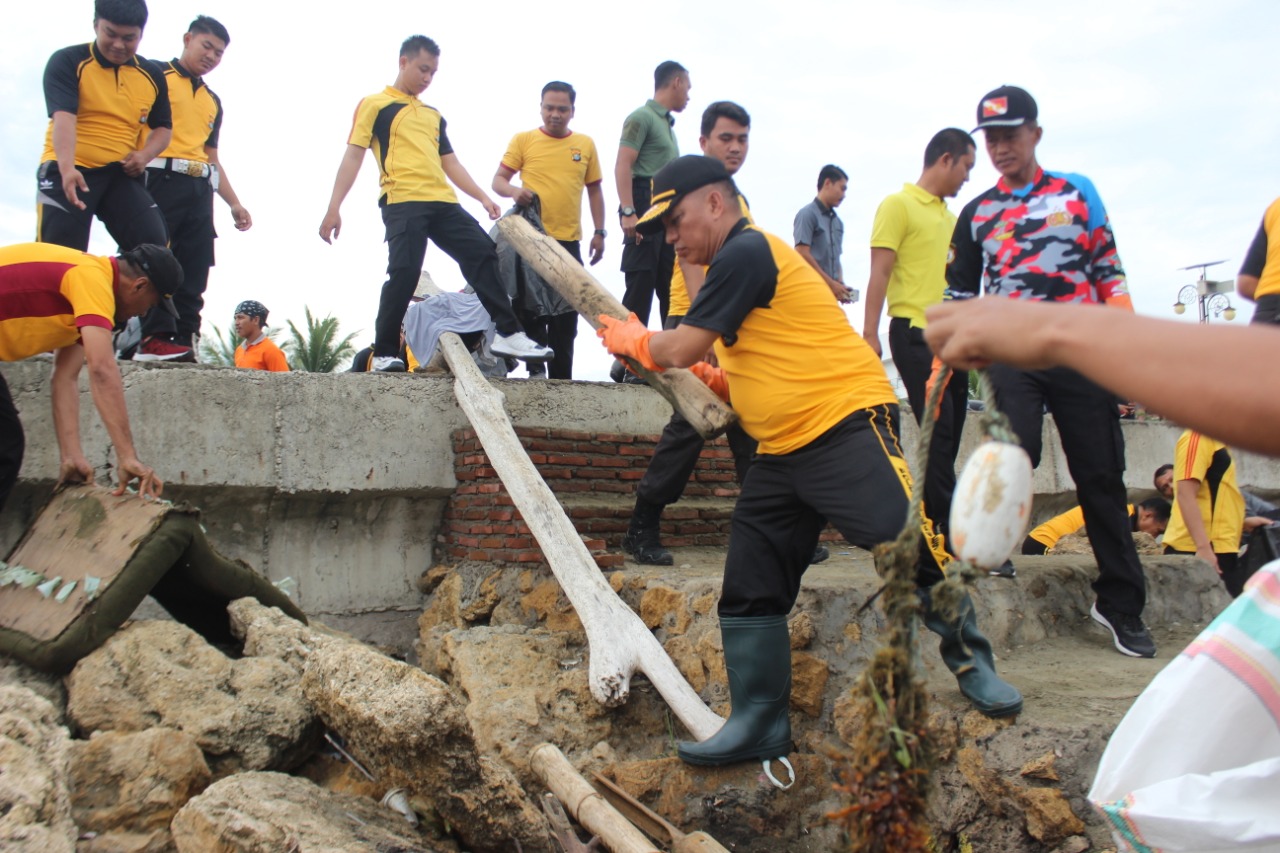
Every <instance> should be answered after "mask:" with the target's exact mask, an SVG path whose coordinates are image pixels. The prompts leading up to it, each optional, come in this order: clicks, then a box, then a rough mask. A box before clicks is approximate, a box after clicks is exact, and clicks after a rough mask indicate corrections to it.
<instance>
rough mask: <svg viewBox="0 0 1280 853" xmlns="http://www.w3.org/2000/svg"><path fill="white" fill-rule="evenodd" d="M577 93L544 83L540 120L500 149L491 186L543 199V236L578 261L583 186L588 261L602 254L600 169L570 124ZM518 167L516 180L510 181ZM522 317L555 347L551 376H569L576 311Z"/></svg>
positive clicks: (520, 199) (524, 201)
mask: <svg viewBox="0 0 1280 853" xmlns="http://www.w3.org/2000/svg"><path fill="white" fill-rule="evenodd" d="M577 100H578V93H577V92H575V91H574V88H573V87H572V86H570V85H569V84H568V83H564V82H561V81H559V80H553V81H552V82H550V83H548V84H547V85H545V86H543V87H542V104H541V110H542V126H541V127H537V128H534V129H533V130H527V131H525V132H524V133H517V134H516V135H515V136H513V137H512V138H511V144H510V145H508V146H507V153H506V154H503V155H502V162H501V163H500V164H499V166H498V171H497V173H496V174H494V176H493V191H494V192H496V193H497V194H498V195H500V196H503V197H504V198H509V199H512V200H513V201H514V202H515V203H516V204H518V205H521V206H528V205H530V204H532V203H533V198H534V195H535V194H536V195H537V197H538V200H539V201H540V202H541V205H542V207H541V211H542V226H543V228H544V229H545V230H546V232H547V236H549V237H551V238H552V239H554V240H555V241H556V242H558V243H559V244H560V245H561V246H563V247H564V249H565V251H567V252H568V253H569V254H571V255H573V257H574V258H575V259H576V260H577V261H578V263H582V247H581V245H580V241H581V240H582V191H583V189H586V191H587V201H588V203H589V204H590V207H591V221H592V222H593V223H594V224H595V233H594V234H592V236H591V263H592V265H595V264H597V263H599V262H600V258H602V257H603V256H604V238H605V237H606V236H607V235H606V234H605V230H604V190H603V189H602V187H601V181H602V180H603V174H602V171H601V169H600V158H599V156H598V155H597V154H596V144H595V142H593V141H592V139H591V137H590V136H584V135H582V134H581V133H574V132H573V131H572V130H570V129H569V122H570V120H571V119H572V118H573V115H574V109H575V106H576V104H577ZM517 173H519V175H520V186H516V185H515V184H513V183H511V179H512V178H514V177H515V176H516V174H517ZM535 322H536V323H537V326H540V328H538V327H537V326H535V325H533V324H532V323H530V321H529V319H528V318H526V319H525V323H524V325H525V329H526V331H527V333H528V334H529V336H530V337H531V338H533V339H534V340H535V341H537V342H538V343H541V344H545V345H547V346H550V347H551V349H553V350H555V353H556V355H555V358H553V359H552V360H551V363H550V364H549V365H548V375H549V376H550V377H551V378H552V379H572V378H573V340H574V338H575V337H577V335H578V312H576V311H570V312H568V313H565V314H560V315H556V316H553V317H545V318H536V319H535Z"/></svg>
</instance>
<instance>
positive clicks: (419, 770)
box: [302, 643, 550, 853]
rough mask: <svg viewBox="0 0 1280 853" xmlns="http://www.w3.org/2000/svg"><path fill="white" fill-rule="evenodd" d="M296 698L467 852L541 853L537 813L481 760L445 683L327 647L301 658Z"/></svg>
mask: <svg viewBox="0 0 1280 853" xmlns="http://www.w3.org/2000/svg"><path fill="white" fill-rule="evenodd" d="M302 688H303V691H304V692H305V694H306V697H307V699H308V701H310V702H311V704H312V705H313V706H314V707H315V708H316V711H317V712H318V713H319V715H320V717H321V719H323V721H324V723H325V725H326V726H328V727H329V728H330V729H332V730H333V731H335V732H337V733H338V734H340V735H341V736H342V737H343V739H344V740H345V741H346V743H347V748H348V749H349V750H350V751H351V752H352V753H353V754H354V755H355V756H356V757H357V758H358V759H359V760H360V761H361V762H362V763H363V764H364V765H365V766H366V767H367V768H368V769H369V770H370V772H372V773H373V774H374V776H375V777H376V778H377V779H378V780H379V782H382V783H384V784H386V785H387V786H388V787H393V786H394V787H404V788H407V789H409V791H410V792H411V794H413V795H416V796H419V797H421V798H423V799H425V800H427V801H430V802H431V803H433V804H434V806H435V808H436V810H437V811H438V812H439V814H440V816H441V817H442V818H444V819H445V820H446V821H447V822H448V823H449V825H450V826H452V827H453V828H454V830H455V831H456V832H457V834H458V836H459V837H460V838H461V839H462V840H463V841H464V842H465V843H466V844H467V845H468V847H469V849H471V850H474V851H495V853H496V851H509V850H512V849H515V848H516V844H517V843H519V844H520V845H521V846H522V847H523V849H524V850H526V851H536V850H539V851H540V850H549V849H550V847H549V845H550V839H549V837H548V835H547V832H546V824H545V821H544V819H543V817H542V815H541V813H540V812H539V811H538V810H537V809H536V808H535V806H534V804H533V802H532V801H531V799H530V798H529V797H528V796H527V795H526V793H525V791H524V790H523V789H522V788H521V787H520V785H519V783H518V782H517V781H516V778H515V776H514V775H513V774H512V773H511V771H510V770H508V769H507V768H506V767H505V766H503V765H502V764H500V763H499V762H498V761H496V760H495V759H493V758H492V757H490V756H488V755H485V754H482V752H481V750H480V749H479V748H478V746H477V744H476V739H475V736H474V735H473V733H472V730H471V726H470V724H469V723H468V721H467V717H466V714H465V712H464V710H463V706H462V703H461V702H459V701H458V699H457V697H456V696H455V695H454V694H453V693H452V691H450V689H449V687H448V686H447V685H445V684H444V682H442V681H440V680H439V679H437V678H435V677H433V676H431V675H428V674H427V673H425V672H423V671H422V670H420V669H417V668H415V667H412V666H409V665H408V664H405V663H401V662H399V661H395V660H392V659H390V658H388V657H385V656H384V655H381V654H378V653H377V652H374V651H372V650H370V649H366V648H362V647H360V646H356V645H352V644H346V643H333V644H329V645H326V646H323V647H321V648H317V649H314V650H313V651H312V652H311V653H310V654H309V655H308V657H307V665H306V669H305V671H304V673H303V677H302Z"/></svg>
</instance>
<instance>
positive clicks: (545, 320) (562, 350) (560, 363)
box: [515, 240, 582, 379]
mask: <svg viewBox="0 0 1280 853" xmlns="http://www.w3.org/2000/svg"><path fill="white" fill-rule="evenodd" d="M556 242H557V243H559V244H560V245H561V246H564V250H565V251H566V252H568V253H569V254H571V255H573V257H574V260H576V261H577V262H578V263H579V264H581V263H582V247H581V246H580V245H579V243H578V241H577V240H557V241H556ZM515 304H517V305H519V301H518V300H517V302H516V303H515ZM516 317H517V319H519V320H520V325H522V326H524V330H525V334H527V335H528V336H529V337H530V338H532V339H533V340H535V341H537V342H538V343H540V344H542V345H543V346H546V347H551V349H553V350H555V354H556V357H555V358H553V359H551V361H549V362H546V364H545V366H544V365H543V364H541V363H539V362H536V361H531V362H529V363H528V368H529V375H530V376H541V375H543V373H544V372H545V373H546V375H547V376H548V377H549V378H551V379H572V378H573V342H574V339H575V338H577V337H578V312H577V311H572V312H570V313H566V314H555V315H552V316H549V317H547V316H543V317H535V316H534V315H533V314H531V313H530V312H528V311H526V310H524V309H523V308H521V307H517V308H516Z"/></svg>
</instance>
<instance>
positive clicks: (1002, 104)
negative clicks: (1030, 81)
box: [973, 86, 1039, 133]
mask: <svg viewBox="0 0 1280 853" xmlns="http://www.w3.org/2000/svg"><path fill="white" fill-rule="evenodd" d="M1037 115H1039V110H1038V109H1037V108H1036V99H1035V98H1033V97H1031V93H1030V92H1028V91H1027V90H1026V89H1019V88H1018V87H1017V86H1001V87H1000V88H999V89H993V90H992V91H990V92H988V93H987V94H985V95H983V96H982V100H981V101H980V102H979V103H978V126H977V127H975V128H974V129H973V132H974V133H977V132H978V131H979V130H986V129H987V128H988V127H1017V126H1018V125H1020V124H1026V123H1027V122H1029V121H1035V119H1036V116H1037Z"/></svg>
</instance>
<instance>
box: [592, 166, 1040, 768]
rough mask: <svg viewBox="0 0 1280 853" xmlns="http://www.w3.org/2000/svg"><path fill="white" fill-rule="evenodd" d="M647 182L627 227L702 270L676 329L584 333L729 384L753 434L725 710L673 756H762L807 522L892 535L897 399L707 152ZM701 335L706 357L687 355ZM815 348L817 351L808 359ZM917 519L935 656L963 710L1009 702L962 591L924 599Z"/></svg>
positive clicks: (933, 573) (941, 556)
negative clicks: (951, 603) (633, 225)
mask: <svg viewBox="0 0 1280 853" xmlns="http://www.w3.org/2000/svg"><path fill="white" fill-rule="evenodd" d="M653 190H654V192H653V206H652V207H651V208H650V209H649V210H648V212H646V213H645V215H644V216H643V217H642V218H641V220H640V223H639V225H638V226H637V227H639V228H640V229H642V231H643V232H647V233H649V234H657V233H660V232H662V231H664V230H665V234H666V240H667V242H668V243H671V244H673V245H674V247H675V251H676V254H677V256H678V257H679V258H680V259H681V260H683V261H686V262H688V263H692V264H710V266H709V268H708V270H707V274H706V280H705V282H704V283H703V285H702V287H701V289H700V290H699V292H698V294H697V296H695V297H694V300H693V304H692V306H691V307H690V309H689V313H688V314H687V315H685V318H684V322H683V323H681V325H680V326H678V327H677V328H675V329H671V330H668V331H662V332H651V331H649V330H648V329H646V328H645V327H644V324H642V323H641V322H640V321H639V320H638V319H636V318H634V317H632V318H630V319H628V320H627V321H619V320H615V319H614V318H612V317H608V316H607V315H606V316H601V317H600V318H599V319H600V322H601V323H602V324H603V328H602V329H601V330H600V332H599V334H600V336H601V337H602V338H604V342H605V347H606V348H607V349H608V350H609V352H611V353H613V354H615V355H623V356H627V357H629V358H631V359H634V360H636V361H638V362H639V363H640V364H642V365H643V366H644V367H645V368H646V369H649V370H653V371H661V370H662V369H664V368H666V367H689V368H691V369H693V370H694V371H695V372H697V373H699V375H701V376H703V378H704V381H707V383H708V385H710V386H711V387H712V388H719V389H720V390H721V391H722V396H726V397H727V396H728V395H729V394H730V393H731V394H732V398H733V402H734V406H735V408H736V410H737V412H738V415H739V418H740V419H741V423H742V426H743V428H744V429H745V430H746V431H747V432H748V434H750V435H751V436H752V437H753V438H755V439H756V440H757V441H758V442H759V453H758V455H757V457H756V459H755V461H754V463H753V466H752V472H751V476H750V477H749V478H748V479H747V481H746V482H745V483H744V484H743V488H742V494H741V496H740V497H739V499H738V503H737V506H736V507H735V509H734V513H733V522H732V532H731V535H730V539H729V555H728V558H727V560H726V562H725V574H724V583H723V589H722V591H721V598H720V603H719V608H718V612H719V616H720V630H721V636H722V638H723V641H724V653H725V664H726V667H727V670H728V673H729V692H730V698H731V702H732V712H731V715H730V718H729V720H728V721H727V722H726V723H725V725H724V727H723V728H721V729H720V731H719V732H717V733H716V734H715V735H713V736H712V737H710V738H708V739H707V740H706V741H703V742H702V743H693V742H686V743H682V744H680V747H679V754H680V757H681V758H682V759H684V760H685V761H688V762H690V763H693V764H708V765H721V764H730V763H734V762H739V761H749V760H754V759H767V758H776V757H778V756H780V755H785V754H787V753H788V752H790V750H791V746H792V744H791V724H790V720H789V718H788V713H787V711H788V703H789V700H790V691H791V652H790V643H789V640H788V635H787V613H788V612H789V611H790V610H791V608H792V606H793V605H794V604H795V600H796V596H797V595H798V594H799V590H800V581H801V577H802V576H803V574H804V571H805V569H806V568H807V567H808V565H809V559H810V557H811V556H812V554H813V549H814V546H815V545H816V544H817V541H818V534H819V533H820V532H821V530H822V528H823V526H824V525H825V524H826V523H827V522H828V521H830V522H831V523H832V524H833V525H835V527H836V528H837V529H838V530H839V531H840V532H841V534H843V535H844V537H845V538H846V539H847V540H848V541H849V542H851V543H853V544H855V545H857V546H859V547H863V548H868V549H869V548H873V547H875V546H876V545H878V544H880V543H882V542H886V541H888V540H891V539H893V538H895V536H896V535H897V532H898V530H899V529H900V528H901V526H902V522H903V519H905V518H906V517H907V507H908V503H909V496H910V490H911V475H910V472H909V470H908V468H907V463H906V461H905V459H904V458H903V456H902V451H901V448H900V447H899V445H898V435H899V430H898V406H897V398H896V397H895V395H894V393H893V389H892V388H891V387H890V385H889V380H888V378H887V377H886V376H885V373H884V368H883V367H881V365H880V360H879V359H878V358H877V357H876V355H875V353H874V352H872V351H871V348H870V347H869V346H867V344H866V342H865V341H863V340H862V339H861V337H860V336H859V335H858V334H857V333H856V332H854V331H853V329H852V327H850V325H849V323H848V320H847V319H846V318H845V316H844V313H843V312H842V311H841V309H840V306H839V305H838V303H837V302H836V298H835V296H834V295H833V294H832V292H831V290H830V289H829V288H828V287H827V286H826V284H825V282H824V281H823V280H822V278H821V277H820V276H819V275H818V274H817V272H816V271H815V270H814V269H813V267H811V266H810V265H809V264H808V263H806V262H805V260H804V259H803V258H802V257H801V256H800V255H799V254H798V253H797V252H796V251H795V249H794V248H792V247H791V246H790V245H788V243H787V242H786V241H784V240H781V239H779V238H777V237H775V236H773V235H770V234H766V233H765V232H763V231H761V230H759V229H758V228H756V227H755V226H753V225H751V224H750V223H749V222H748V221H747V220H746V218H745V217H743V216H742V210H741V207H740V205H739V201H738V191H737V188H736V187H735V186H734V183H733V180H732V178H731V177H730V176H729V173H728V171H727V170H726V169H725V167H724V165H723V164H722V163H721V162H720V161H719V160H716V159H714V158H711V157H696V156H688V157H681V158H679V159H678V160H675V161H673V162H672V163H670V164H669V165H667V166H666V167H664V168H663V169H662V170H661V171H659V172H658V174H657V175H656V176H655V178H654V187H653ZM712 347H714V350H715V354H716V357H717V359H718V360H719V365H720V366H719V367H718V368H716V367H711V366H710V365H707V364H705V363H700V362H702V359H703V358H704V357H705V356H706V353H707V351H708V350H709V349H711V348H712ZM815 351H821V352H823V353H825V354H826V356H827V357H824V358H822V359H818V360H815V359H813V358H812V356H811V355H810V354H811V353H812V352H815ZM921 533H922V535H923V538H924V543H923V545H922V547H921V551H920V562H919V566H918V568H917V581H918V583H919V584H920V586H921V588H922V592H921V597H922V599H923V601H924V604H925V623H926V624H927V625H928V626H929V628H930V629H931V630H933V631H935V632H937V633H939V634H940V635H941V636H942V656H943V660H944V661H945V662H946V664H947V666H948V667H949V668H950V669H951V670H952V672H953V673H955V674H956V677H957V680H958V682H959V686H960V690H961V692H962V693H963V694H964V695H965V696H966V697H967V698H968V699H969V700H970V701H971V702H973V704H974V706H975V707H976V708H977V709H978V710H979V711H981V712H983V713H985V714H987V715H989V716H997V717H998V716H1006V715H1010V714H1015V713H1017V712H1018V711H1019V710H1021V708H1022V697H1021V695H1020V694H1019V693H1018V691H1017V689H1015V688H1014V687H1012V686H1011V685H1009V684H1007V683H1006V682H1004V681H1003V680H1001V679H1000V677H999V676H998V675H997V674H996V671H995V666H994V659H993V657H992V654H991V645H990V643H989V642H988V641H987V640H986V638H985V637H983V636H982V634H981V633H980V632H979V631H978V627H977V622H976V619H975V616H974V611H973V605H972V603H971V602H970V601H969V600H968V598H967V597H966V598H965V599H964V600H963V602H962V605H961V607H960V608H959V609H958V611H957V613H955V614H953V615H952V616H951V617H950V618H947V617H946V616H944V615H943V614H941V613H939V612H937V611H935V610H933V609H932V607H930V606H929V596H928V588H929V587H930V586H932V585H933V584H934V583H936V582H938V581H939V580H941V579H942V577H943V567H944V566H945V565H946V563H947V562H948V561H949V557H948V556H947V554H946V551H945V549H944V548H943V542H942V537H941V536H939V535H937V534H936V533H935V532H934V530H933V525H932V523H931V522H929V521H928V520H927V519H926V520H925V522H924V524H923V526H922V530H921Z"/></svg>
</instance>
